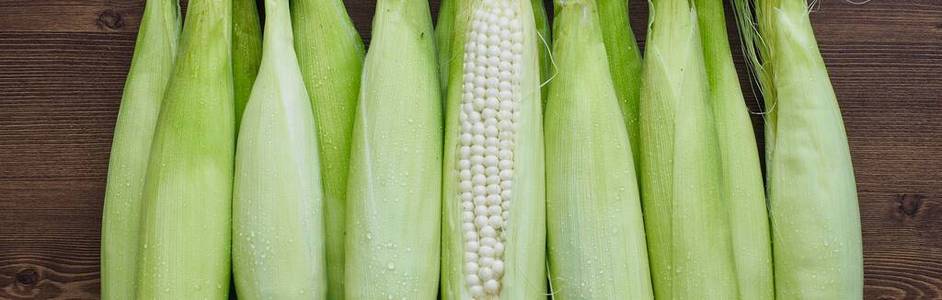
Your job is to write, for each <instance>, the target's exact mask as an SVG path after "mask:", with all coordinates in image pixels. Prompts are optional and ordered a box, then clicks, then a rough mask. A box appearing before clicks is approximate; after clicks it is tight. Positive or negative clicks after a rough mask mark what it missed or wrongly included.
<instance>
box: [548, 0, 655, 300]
mask: <svg viewBox="0 0 942 300" xmlns="http://www.w3.org/2000/svg"><path fill="white" fill-rule="evenodd" d="M555 4H556V5H555V6H556V19H555V21H554V22H555V24H554V26H553V27H554V28H555V29H556V38H555V39H554V46H553V56H554V57H555V60H556V63H557V65H558V66H559V75H558V76H557V77H556V78H555V79H554V80H553V82H552V83H551V84H550V88H549V92H550V94H549V101H548V103H549V106H548V107H547V108H546V156H547V158H549V159H548V160H547V165H546V183H547V184H546V188H547V189H546V214H547V227H548V232H547V236H548V245H549V247H548V248H549V265H550V280H551V283H552V287H553V291H552V292H553V293H552V295H553V296H554V298H556V299H619V298H623V299H653V298H654V291H653V290H652V288H651V277H650V273H649V272H648V256H647V255H648V254H647V250H646V246H645V238H644V224H643V222H642V217H641V200H640V198H639V195H638V184H637V179H636V175H635V167H634V163H633V162H632V154H631V146H630V143H629V138H628V132H627V129H626V128H625V123H624V120H623V117H622V114H621V113H620V111H619V106H618V103H619V99H618V97H617V93H615V86H614V85H613V83H612V79H611V77H610V75H609V71H608V66H609V65H608V64H607V61H606V60H605V59H604V58H605V56H606V54H605V53H606V52H605V44H604V43H603V41H602V32H601V28H600V24H599V19H598V17H597V12H596V7H595V4H594V0H556V2H555ZM600 57H601V58H603V59H599V58H600Z"/></svg>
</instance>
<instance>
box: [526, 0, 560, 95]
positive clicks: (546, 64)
mask: <svg viewBox="0 0 942 300" xmlns="http://www.w3.org/2000/svg"><path fill="white" fill-rule="evenodd" d="M530 4H531V5H532V6H533V20H534V22H535V23H536V33H537V34H538V36H537V37H536V48H537V49H538V50H537V51H539V52H538V53H539V56H540V57H539V59H540V95H541V96H542V98H543V99H542V100H543V109H544V110H545V109H546V99H547V97H548V96H549V84H547V83H548V81H549V80H550V78H552V77H553V74H554V73H555V72H556V67H555V66H553V59H552V56H551V55H552V53H550V52H551V51H552V49H551V48H552V46H553V34H552V31H551V30H550V28H551V27H552V26H550V23H549V17H547V16H546V7H544V6H543V0H530Z"/></svg>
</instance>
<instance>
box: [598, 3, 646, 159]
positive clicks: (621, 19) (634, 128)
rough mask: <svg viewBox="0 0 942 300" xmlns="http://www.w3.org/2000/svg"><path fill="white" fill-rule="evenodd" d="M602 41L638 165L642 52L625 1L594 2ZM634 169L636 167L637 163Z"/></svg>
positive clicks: (632, 151) (639, 153)
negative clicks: (629, 19)
mask: <svg viewBox="0 0 942 300" xmlns="http://www.w3.org/2000/svg"><path fill="white" fill-rule="evenodd" d="M597 1H598V11H599V21H600V23H601V24H602V38H603V39H604V40H605V51H606V53H607V54H608V69H609V72H610V73H611V74H612V82H613V83H614V84H615V94H616V95H618V104H619V106H620V108H621V112H622V115H623V116H624V120H625V127H627V128H628V140H629V141H631V153H632V154H633V157H632V158H633V159H634V161H635V162H636V163H637V162H638V161H639V159H640V158H641V151H639V149H638V142H639V141H641V138H640V137H639V136H638V135H639V131H638V130H639V129H638V128H639V126H638V103H639V101H638V100H639V98H640V96H641V95H640V94H641V51H640V50H639V49H638V42H637V41H636V40H635V34H634V33H633V32H632V31H631V25H630V24H628V5H627V4H628V1H626V0H597ZM636 166H637V164H636Z"/></svg>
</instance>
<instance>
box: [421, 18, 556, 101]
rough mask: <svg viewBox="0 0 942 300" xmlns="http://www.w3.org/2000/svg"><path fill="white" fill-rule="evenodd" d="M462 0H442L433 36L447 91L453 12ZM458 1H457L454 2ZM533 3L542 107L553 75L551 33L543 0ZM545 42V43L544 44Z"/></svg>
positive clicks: (442, 78)
mask: <svg viewBox="0 0 942 300" xmlns="http://www.w3.org/2000/svg"><path fill="white" fill-rule="evenodd" d="M461 1H464V0H442V2H441V8H440V9H439V14H438V24H437V25H436V27H435V38H436V42H437V45H438V55H439V56H438V66H439V68H438V69H439V72H440V73H439V74H440V78H441V80H442V82H441V84H442V91H445V92H446V93H447V85H448V75H449V72H448V67H449V66H450V65H451V63H452V60H455V58H456V56H454V51H452V50H451V45H452V43H454V33H453V31H454V26H455V25H454V23H455V14H456V13H457V12H456V10H457V8H458V7H459V6H461V5H464V4H462V3H461ZM456 2H458V3H456ZM530 4H531V5H533V18H534V20H535V22H536V33H537V34H538V36H537V38H536V42H537V48H538V49H539V54H540V83H541V85H542V89H541V95H543V107H544V108H545V107H546V95H547V93H546V89H547V88H548V85H545V83H546V81H547V80H549V78H550V77H551V76H552V75H553V66H552V60H551V59H550V55H549V54H550V53H549V52H550V49H549V48H550V45H552V43H553V40H552V35H551V34H550V26H549V21H548V19H547V17H546V9H545V8H544V7H543V0H530ZM544 42H545V44H544Z"/></svg>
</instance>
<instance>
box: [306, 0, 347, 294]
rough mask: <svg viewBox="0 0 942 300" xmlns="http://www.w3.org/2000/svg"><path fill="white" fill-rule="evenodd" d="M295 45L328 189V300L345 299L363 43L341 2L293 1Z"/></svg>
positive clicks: (325, 203)
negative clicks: (347, 220) (353, 143)
mask: <svg viewBox="0 0 942 300" xmlns="http://www.w3.org/2000/svg"><path fill="white" fill-rule="evenodd" d="M290 3H291V20H292V22H293V27H294V37H295V39H294V46H295V50H296V51H297V54H298V63H299V64H300V66H301V73H302V74H303V76H304V85H305V87H306V88H307V92H308V96H309V97H310V98H311V104H312V106H313V108H314V122H315V123H316V128H317V139H318V147H319V153H320V159H321V161H320V166H321V174H322V175H323V176H321V178H322V180H323V187H324V205H325V207H324V209H325V210H324V215H325V218H326V230H327V231H326V235H327V284H328V286H329V288H328V289H327V296H328V297H327V298H328V299H343V298H344V293H343V291H344V285H343V279H344V275H343V272H344V243H345V241H344V230H345V229H344V228H345V221H344V219H345V215H346V212H345V207H346V205H347V204H346V203H347V176H348V173H349V171H348V170H349V162H350V144H351V137H352V133H353V119H354V114H355V113H356V106H357V95H358V94H359V91H360V71H361V70H362V68H363V53H364V49H363V42H362V41H361V40H360V34H359V33H357V31H356V28H354V27H353V22H352V21H351V20H350V17H348V16H347V12H346V9H345V8H344V6H343V2H342V1H340V0H291V1H290Z"/></svg>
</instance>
